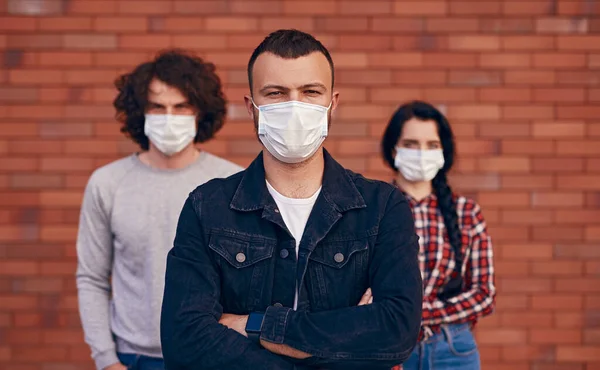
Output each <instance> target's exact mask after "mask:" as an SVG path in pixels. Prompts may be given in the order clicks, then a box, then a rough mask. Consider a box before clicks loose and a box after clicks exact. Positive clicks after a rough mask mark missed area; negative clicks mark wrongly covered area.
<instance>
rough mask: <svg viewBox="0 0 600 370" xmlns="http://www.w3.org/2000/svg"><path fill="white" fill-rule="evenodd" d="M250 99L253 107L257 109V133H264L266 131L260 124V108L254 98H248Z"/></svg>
mask: <svg viewBox="0 0 600 370" xmlns="http://www.w3.org/2000/svg"><path fill="white" fill-rule="evenodd" d="M250 101H251V102H252V105H253V106H254V108H256V110H257V111H258V135H264V134H266V132H265V128H264V127H263V125H261V124H260V108H259V107H258V106H257V105H256V104H255V103H254V98H250Z"/></svg>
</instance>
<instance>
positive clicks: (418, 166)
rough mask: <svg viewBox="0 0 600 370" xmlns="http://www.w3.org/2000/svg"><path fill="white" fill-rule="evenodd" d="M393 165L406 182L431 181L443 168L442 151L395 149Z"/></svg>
mask: <svg viewBox="0 0 600 370" xmlns="http://www.w3.org/2000/svg"><path fill="white" fill-rule="evenodd" d="M394 165H395V166H396V168H397V169H398V170H400V173H401V174H402V176H404V178H405V179H407V180H408V181H413V182H420V181H431V180H433V178H434V177H435V175H437V173H438V172H439V171H440V169H442V167H444V152H443V151H442V149H431V150H419V149H408V148H396V158H395V159H394Z"/></svg>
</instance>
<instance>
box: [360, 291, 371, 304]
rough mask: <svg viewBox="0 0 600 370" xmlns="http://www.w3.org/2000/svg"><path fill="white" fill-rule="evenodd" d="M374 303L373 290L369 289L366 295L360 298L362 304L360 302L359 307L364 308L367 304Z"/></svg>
mask: <svg viewBox="0 0 600 370" xmlns="http://www.w3.org/2000/svg"><path fill="white" fill-rule="evenodd" d="M371 303H373V293H372V292H371V288H369V289H367V291H366V292H365V294H363V296H362V297H361V298H360V302H358V306H364V305H367V304H371Z"/></svg>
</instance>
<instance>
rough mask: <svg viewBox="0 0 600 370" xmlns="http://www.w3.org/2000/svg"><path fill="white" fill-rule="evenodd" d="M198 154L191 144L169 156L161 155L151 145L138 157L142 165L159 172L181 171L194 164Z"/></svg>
mask: <svg viewBox="0 0 600 370" xmlns="http://www.w3.org/2000/svg"><path fill="white" fill-rule="evenodd" d="M199 154H200V152H199V151H198V149H196V147H195V146H194V145H193V144H190V145H189V146H187V147H186V148H185V149H183V150H182V151H180V152H178V153H175V154H173V155H171V156H167V155H164V154H163V153H161V152H160V151H159V150H158V149H157V148H156V147H155V146H154V145H152V143H150V149H148V151H146V152H143V153H141V154H140V155H139V158H140V161H142V163H144V164H146V165H148V166H150V167H154V168H157V169H161V170H175V169H181V168H185V167H187V166H189V165H190V164H192V163H194V161H195V160H196V159H197V158H198V155H199Z"/></svg>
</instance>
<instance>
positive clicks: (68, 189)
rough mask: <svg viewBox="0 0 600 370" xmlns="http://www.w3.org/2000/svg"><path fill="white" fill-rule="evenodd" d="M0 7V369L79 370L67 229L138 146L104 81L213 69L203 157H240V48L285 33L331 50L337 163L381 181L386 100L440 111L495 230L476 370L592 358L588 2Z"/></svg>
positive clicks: (598, 224) (599, 259) (595, 67)
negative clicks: (167, 56)
mask: <svg viewBox="0 0 600 370" xmlns="http://www.w3.org/2000/svg"><path fill="white" fill-rule="evenodd" d="M36 3H37V4H38V5H37V6H36ZM0 13H1V15H0V49H1V50H0V53H1V55H2V58H0V259H1V260H0V368H2V369H11V370H59V369H60V370H75V369H77V370H79V369H88V368H90V367H89V366H90V365H89V364H90V361H89V360H88V358H89V351H88V348H87V347H86V345H85V344H84V343H83V339H82V334H81V332H80V329H79V318H78V315H77V309H76V306H77V304H76V300H77V299H76V290H75V284H74V279H73V277H74V271H75V264H76V262H75V248H74V241H75V235H76V230H77V218H78V211H79V203H80V200H81V196H82V189H83V186H84V184H85V182H86V180H87V177H88V176H89V174H90V173H91V171H92V170H93V169H94V168H96V167H98V166H100V165H102V164H104V163H107V162H109V161H112V160H114V159H116V158H118V157H120V156H123V155H126V154H127V153H129V152H130V151H131V150H132V149H133V146H132V145H130V144H128V143H127V142H126V141H125V140H124V139H123V138H122V137H121V135H120V134H119V130H118V125H117V124H116V123H114V121H113V119H112V115H113V110H112V108H111V104H110V103H111V99H112V98H113V94H114V90H113V88H112V85H111V81H112V80H113V78H114V77H115V76H116V75H117V73H119V72H123V71H125V70H128V69H129V68H131V67H132V66H133V65H134V64H136V63H138V62H141V61H144V60H145V59H146V58H148V57H150V56H151V55H152V54H153V53H154V52H155V51H156V50H157V49H159V48H164V47H170V46H176V47H184V48H191V49H193V50H194V51H196V52H197V53H198V54H200V55H202V56H204V57H206V58H208V59H209V60H211V61H213V62H215V63H216V64H217V65H218V67H219V73H220V75H221V76H222V78H223V80H224V81H225V83H226V91H227V95H228V97H229V99H230V100H231V106H230V113H229V122H228V124H227V125H226V127H225V128H224V129H223V130H222V131H221V132H220V133H219V136H218V139H217V140H215V141H213V142H211V143H209V144H208V145H206V149H207V150H210V151H212V152H213V153H215V154H218V155H222V156H225V157H227V158H230V159H232V160H234V161H236V162H238V163H240V164H244V165H245V164H247V163H248V162H249V161H250V160H251V159H252V157H253V156H254V155H255V154H256V152H257V150H258V148H259V146H258V144H257V142H256V140H255V139H254V134H253V129H252V125H251V123H250V122H249V121H248V119H247V117H246V113H245V109H244V108H243V106H242V96H243V94H244V93H245V92H246V91H247V86H246V74H245V66H246V62H247V59H248V57H249V55H250V52H251V50H252V48H253V47H254V46H256V45H257V44H258V42H259V41H260V40H261V39H262V38H263V37H264V36H265V35H266V33H267V32H269V31H272V30H275V29H277V28H280V27H297V28H300V29H302V30H306V31H309V32H312V33H314V34H315V35H317V36H318V37H319V38H320V39H321V40H322V41H323V42H324V43H325V44H326V45H327V46H328V47H329V48H330V49H331V51H332V52H333V55H334V59H335V62H336V67H337V73H338V78H337V82H338V88H339V90H340V91H341V101H342V105H341V107H340V108H339V110H338V111H337V112H336V116H335V122H334V125H333V129H332V133H331V137H330V138H329V139H328V142H327V147H328V148H329V149H330V150H331V151H332V152H333V153H334V155H335V156H336V157H337V158H338V159H340V160H341V162H342V163H343V164H345V165H346V166H348V167H350V168H352V169H354V170H356V171H360V172H363V173H365V174H366V175H367V176H372V177H376V178H381V179H389V176H390V174H389V172H388V171H387V170H386V169H385V167H384V166H383V164H382V161H381V159H380V157H379V155H378V141H379V138H380V135H381V133H382V129H383V126H384V125H385V124H386V122H387V119H388V118H389V116H390V114H391V113H392V112H393V110H394V108H395V107H396V106H397V105H398V104H399V103H400V102H402V101H405V100H406V99H413V98H421V99H426V100H429V101H431V102H434V103H436V104H440V105H442V107H443V108H444V109H445V111H446V112H447V114H448V116H449V118H450V120H451V122H452V124H453V126H454V128H455V130H456V133H457V137H458V145H459V155H460V158H459V165H458V169H457V171H456V172H455V176H454V177H453V183H454V184H455V186H456V188H457V189H460V190H462V191H463V192H465V193H467V194H469V195H472V196H474V197H476V199H477V200H478V201H479V202H480V203H481V205H482V207H483V210H484V213H485V216H486V217H487V219H488V221H489V224H490V229H491V233H492V237H493V238H494V241H495V254H496V266H497V272H498V307H497V313H496V314H495V315H493V316H492V317H490V318H488V319H485V320H483V321H482V323H481V326H480V329H479V330H478V333H477V336H478V340H479V343H480V346H481V351H482V355H483V361H484V369H486V370H592V369H600V295H599V294H598V293H600V209H599V207H600V119H599V118H598V117H600V107H599V106H598V104H597V103H598V102H600V19H599V18H594V17H598V16H600V3H599V2H597V1H574V0H572V1H563V0H558V1H557V0H554V1H550V0H535V1H525V0H518V1H517V0H513V1H488V0H479V1H475V0H473V1H455V0H452V1H423V0H421V1H395V2H394V1H356V0H340V1H331V0H320V1H300V0H290V1H274V2H270V1H248V0H239V1H224V0H221V1H217V0H212V1H195V0H181V1H180V0H155V1H141V0H135V1H129V0H120V1H112V0H101V1H100V0H88V1H85V0H64V1H58V0H57V1H51V0H36V1H26V0H0ZM9 364H10V365H9Z"/></svg>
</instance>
